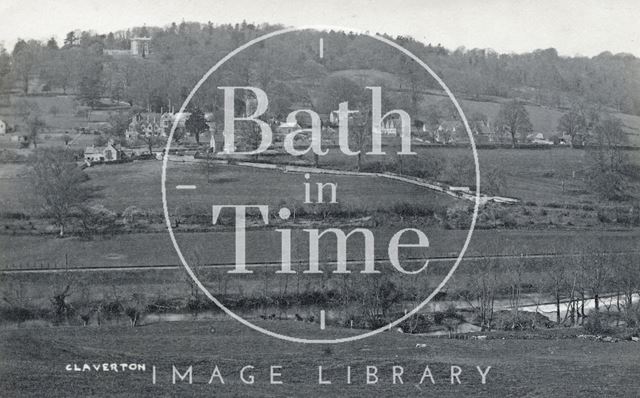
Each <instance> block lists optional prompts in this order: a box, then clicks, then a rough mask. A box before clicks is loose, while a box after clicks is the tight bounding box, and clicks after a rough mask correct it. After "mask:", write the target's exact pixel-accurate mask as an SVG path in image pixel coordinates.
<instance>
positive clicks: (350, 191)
mask: <svg viewBox="0 0 640 398" xmlns="http://www.w3.org/2000/svg"><path fill="white" fill-rule="evenodd" d="M419 151H420V152H419V154H418V155H417V156H418V157H419V158H428V157H430V156H437V157H440V158H448V159H459V161H462V162H472V158H471V152H470V151H469V150H466V149H463V148H430V149H420V150H419ZM478 156H479V160H480V170H481V173H483V172H485V171H487V170H489V169H491V168H493V167H500V168H501V169H502V171H503V173H504V175H505V178H506V184H505V187H504V192H502V195H505V196H510V197H515V198H519V199H521V200H522V201H523V202H536V203H538V204H541V205H544V204H549V203H559V204H565V203H598V198H597V197H596V196H595V195H594V194H593V192H592V189H591V187H589V186H588V182H587V181H585V175H584V170H585V168H586V166H587V163H588V154H587V152H585V151H583V150H574V149H570V148H566V149H552V150H516V151H514V150H509V149H485V150H479V151H478ZM629 157H630V158H631V159H632V160H633V161H634V162H640V154H639V153H637V152H635V151H633V152H629ZM371 161H375V158H365V163H366V162H371ZM322 164H323V165H324V167H329V168H331V167H336V166H339V167H345V168H351V169H353V168H354V166H355V160H354V159H352V158H351V159H346V157H344V156H338V155H336V156H328V157H327V158H326V159H323V163H322ZM455 166H456V165H452V167H455ZM161 167H162V163H161V162H158V161H140V162H133V163H126V164H120V165H108V166H96V167H93V168H89V169H87V170H86V172H87V174H88V175H89V176H90V177H91V179H92V183H93V184H95V185H97V186H102V187H104V188H105V189H104V191H103V192H102V194H103V198H102V199H100V200H99V202H100V203H102V204H103V205H104V206H106V207H107V208H109V209H112V210H115V211H118V212H121V211H122V210H124V209H125V208H127V207H129V206H137V207H139V208H142V209H145V210H151V211H158V210H159V209H161V206H162V201H161V196H160V174H161ZM168 170H169V171H168V178H169V182H168V184H167V185H168V187H172V186H175V185H177V184H196V185H197V186H198V187H199V189H198V190H197V191H196V192H189V193H184V192H182V193H179V192H178V193H176V192H175V191H169V200H171V199H172V198H174V199H177V200H181V199H184V201H186V202H189V203H190V204H194V205H195V204H198V203H205V204H207V207H208V204H209V200H210V198H211V197H215V198H216V200H217V202H218V203H225V202H226V203H247V204H248V203H254V204H255V203H257V200H258V198H257V197H256V196H255V188H256V187H258V186H259V187H261V188H260V189H261V195H262V198H261V200H262V201H263V202H264V204H271V205H277V204H278V203H279V202H280V200H281V198H284V197H286V198H292V197H293V198H297V201H303V200H304V186H303V183H304V182H305V180H304V177H303V175H302V174H283V173H281V172H275V171H267V170H255V169H247V168H243V167H240V166H223V165H217V166H214V167H213V169H212V171H211V177H210V182H209V183H207V181H206V174H205V171H204V168H203V166H202V165H195V164H182V163H179V162H171V163H170V167H169V169H168ZM448 172H450V169H447V168H445V170H444V171H443V179H445V180H446V179H447V173H448ZM25 175H26V167H25V166H24V165H23V164H3V165H2V170H0V192H2V197H1V198H0V202H1V203H2V207H3V210H4V211H16V212H19V211H24V210H25V208H24V207H25V205H26V203H25V201H24V198H25V196H26V195H27V194H28V192H29V188H28V184H26V183H25ZM311 182H312V183H315V182H335V183H337V184H338V201H339V202H340V203H342V204H343V205H349V204H351V205H353V204H354V203H357V204H358V206H360V207H363V208H369V209H373V208H380V207H388V206H389V205H390V204H392V203H394V202H397V201H398V199H397V198H398V195H400V194H401V195H402V196H403V197H404V200H405V201H407V202H410V203H411V202H412V203H433V204H437V203H447V201H449V202H450V201H451V200H452V199H450V198H449V197H445V198H444V200H442V196H439V195H435V194H433V193H432V192H429V191H426V190H423V189H420V188H416V187H414V186H409V185H406V184H403V183H395V182H389V181H383V180H376V179H374V180H371V179H368V178H361V177H333V176H332V177H328V176H327V177H323V176H318V177H314V178H313V179H312V181H311ZM481 184H482V180H481ZM360 192H368V194H367V195H364V196H361V195H360ZM176 195H180V197H178V196H176ZM247 198H251V199H247ZM289 200H291V199H289ZM184 204H185V203H183V205H184Z"/></svg>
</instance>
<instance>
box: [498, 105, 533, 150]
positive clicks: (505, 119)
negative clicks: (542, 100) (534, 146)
mask: <svg viewBox="0 0 640 398" xmlns="http://www.w3.org/2000/svg"><path fill="white" fill-rule="evenodd" d="M496 124H497V125H498V126H501V127H502V129H503V130H505V131H507V132H508V133H509V134H511V142H512V146H513V148H515V147H516V144H517V142H518V141H517V138H516V137H517V136H518V135H520V136H523V138H526V134H527V133H529V132H531V131H532V130H533V126H532V125H531V121H530V120H529V112H527V109H526V108H525V107H524V105H522V103H520V102H518V101H517V100H513V101H509V102H507V103H505V104H502V106H500V110H499V111H498V116H497V121H496ZM522 141H524V139H523V140H522Z"/></svg>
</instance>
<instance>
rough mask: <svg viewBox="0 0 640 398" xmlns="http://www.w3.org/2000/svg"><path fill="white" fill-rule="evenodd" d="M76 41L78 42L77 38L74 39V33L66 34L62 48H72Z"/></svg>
mask: <svg viewBox="0 0 640 398" xmlns="http://www.w3.org/2000/svg"><path fill="white" fill-rule="evenodd" d="M77 41H78V38H77V37H76V32H74V31H71V32H69V33H67V36H65V38H64V46H65V47H73V46H74V45H75V44H76V42H77Z"/></svg>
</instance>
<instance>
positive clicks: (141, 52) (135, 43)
mask: <svg viewBox="0 0 640 398" xmlns="http://www.w3.org/2000/svg"><path fill="white" fill-rule="evenodd" d="M150 42H151V38H150V37H133V38H131V46H130V48H129V49H128V50H117V49H104V50H103V54H105V55H111V56H112V57H131V56H133V57H142V58H145V57H146V56H147V55H149V53H150V51H149V43H150Z"/></svg>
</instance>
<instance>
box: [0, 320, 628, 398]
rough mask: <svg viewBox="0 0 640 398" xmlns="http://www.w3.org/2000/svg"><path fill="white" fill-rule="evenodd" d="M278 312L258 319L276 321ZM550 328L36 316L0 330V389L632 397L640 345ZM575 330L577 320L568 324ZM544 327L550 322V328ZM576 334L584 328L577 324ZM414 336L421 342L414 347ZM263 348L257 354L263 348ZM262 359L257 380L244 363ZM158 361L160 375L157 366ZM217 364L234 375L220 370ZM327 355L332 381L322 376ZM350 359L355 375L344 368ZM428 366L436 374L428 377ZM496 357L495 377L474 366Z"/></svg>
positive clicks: (28, 392) (10, 392) (33, 392)
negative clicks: (368, 331)
mask: <svg viewBox="0 0 640 398" xmlns="http://www.w3.org/2000/svg"><path fill="white" fill-rule="evenodd" d="M272 322H273V321H258V324H260V325H261V326H263V327H268V325H269V323H272ZM285 323H286V324H287V325H286V327H287V330H286V333H288V334H290V335H296V334H298V333H300V332H303V331H304V332H305V333H308V334H310V335H313V336H315V337H316V338H328V337H330V336H335V337H344V336H348V335H354V334H357V333H360V331H357V330H351V329H338V328H333V327H328V328H327V329H326V330H324V331H321V330H319V328H318V327H317V324H308V323H303V322H285ZM561 332H562V333H554V332H553V331H550V332H547V333H546V334H545V335H542V336H538V337H533V338H532V339H509V338H507V339H506V340H502V339H500V337H499V336H496V338H495V339H492V338H491V337H490V338H489V339H487V340H455V339H453V340H449V339H435V338H428V337H423V336H413V335H405V334H399V333H395V332H385V333H382V334H379V335H377V336H374V337H371V338H368V339H365V340H362V341H358V342H354V343H349V344H339V345H332V346H326V345H309V344H291V343H289V342H284V341H280V340H276V339H274V338H271V337H265V336H264V335H262V334H259V333H257V332H254V331H252V330H250V329H248V328H247V327H245V326H243V325H241V324H240V323H238V322H235V321H230V320H228V319H224V318H219V319H215V320H210V321H198V322H170V323H159V324H154V325H149V326H145V327H140V328H127V327H123V326H103V327H100V328H94V327H86V328H79V327H54V328H51V327H37V328H29V329H25V328H17V329H14V328H11V329H3V330H0V341H2V344H0V374H1V375H2V377H1V378H0V388H2V391H3V394H6V396H17V395H18V394H19V395H20V396H25V397H27V396H33V397H38V396H42V394H43V392H44V391H46V394H47V396H67V397H70V396H91V395H99V394H103V393H105V392H107V391H108V393H109V395H110V396H112V397H125V396H126V397H142V396H157V397H164V396H167V397H168V396H178V395H179V396H185V395H189V396H211V395H212V394H214V395H215V396H246V395H249V394H256V395H260V396H265V397H266V396H273V397H275V396H291V395H292V394H293V395H296V396H308V397H316V396H337V397H343V396H344V397H351V396H360V395H362V394H363V392H367V394H370V395H375V396H395V397H405V396H406V397H413V396H416V395H423V394H426V395H434V396H445V397H449V396H451V397H454V396H470V395H473V396H479V397H495V396H521V397H548V396H567V397H574V396H575V397H582V396H607V397H629V396H634V395H635V394H636V393H637V391H638V389H639V388H640V382H639V379H638V378H637V377H636V376H637V374H638V372H640V364H638V361H637V358H638V355H639V354H640V345H638V343H635V342H630V341H621V342H619V343H615V344H612V343H602V342H597V341H591V340H586V339H575V338H562V337H563V333H567V332H565V331H561ZM570 332H571V331H570ZM541 333H545V332H541ZM573 333H575V331H574V332H573ZM416 344H424V347H422V348H417V347H416ZM256 352H260V355H259V356H256V355H255V353H256ZM94 362H99V363H112V362H113V363H144V364H146V371H145V372H124V373H122V372H121V373H115V372H109V373H107V372H104V373H103V372H100V373H98V372H85V373H82V372H69V371H66V370H65V367H66V366H67V364H80V365H82V364H83V363H94ZM246 365H252V366H254V367H255V369H254V370H253V372H252V373H253V374H254V376H255V384H253V385H246V384H243V383H242V382H241V380H240V379H239V371H240V369H241V368H242V367H244V366H246ZM394 365H396V366H402V367H403V370H404V375H403V382H404V384H399V383H398V384H393V382H392V381H393V379H392V377H391V371H392V366H394ZM152 366H155V367H156V372H157V374H156V384H153V383H152V375H151V372H152V370H151V367H152ZM172 366H176V368H177V369H178V370H179V371H180V372H181V373H182V372H184V371H186V369H187V368H188V367H189V366H193V384H191V385H189V384H188V383H187V382H186V381H185V382H180V381H177V382H176V384H175V385H174V384H172V382H171V369H172ZM215 366H218V367H219V370H220V372H221V375H222V377H223V378H224V381H225V384H221V383H220V382H219V379H218V378H214V380H213V383H212V384H208V382H209V379H210V378H211V374H212V372H213V369H214V367H215ZM270 366H282V369H281V373H282V377H281V380H282V381H283V382H284V384H282V385H277V384H270V383H269V367H270ZM318 366H323V370H324V372H323V375H324V379H325V380H327V379H328V380H331V381H332V384H326V385H318ZM347 366H351V367H352V384H347V382H346V367H347ZM366 366H376V367H377V368H378V376H380V378H379V381H378V383H376V384H369V385H367V384H366V375H365V371H366ZM425 366H429V370H430V371H431V373H432V375H433V379H434V382H435V384H432V383H431V381H430V379H428V378H427V379H426V380H425V381H423V383H422V384H419V381H420V378H421V376H422V373H423V372H424V369H425ZM451 366H459V367H460V368H461V369H462V374H461V376H460V381H461V384H453V385H452V384H451V383H450V367H451ZM476 366H480V367H481V368H482V369H483V370H485V369H486V367H487V366H491V369H490V371H489V373H488V374H487V378H486V384H481V379H480V376H479V374H478V371H477V369H476Z"/></svg>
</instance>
